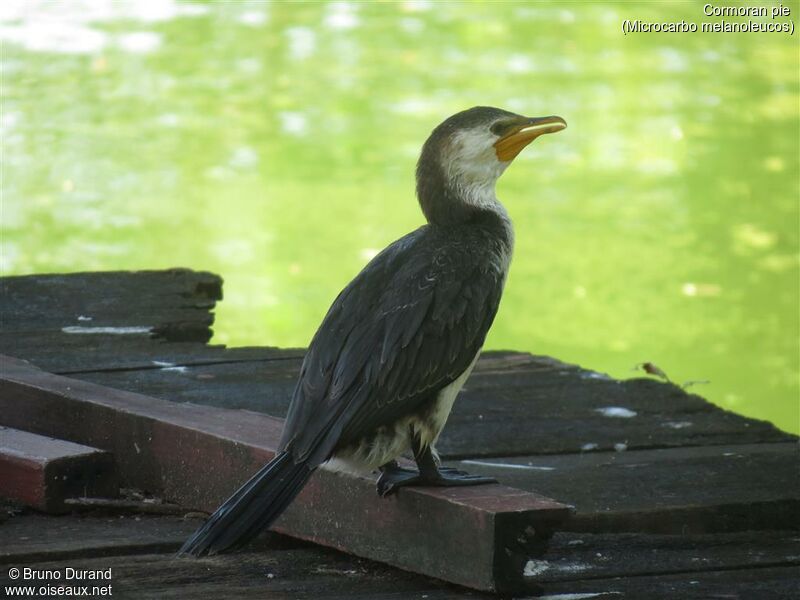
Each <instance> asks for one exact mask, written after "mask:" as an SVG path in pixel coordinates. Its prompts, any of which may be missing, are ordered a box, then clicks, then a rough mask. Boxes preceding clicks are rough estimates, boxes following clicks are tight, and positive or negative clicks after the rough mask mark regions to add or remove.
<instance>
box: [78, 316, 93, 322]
mask: <svg viewBox="0 0 800 600" xmlns="http://www.w3.org/2000/svg"><path fill="white" fill-rule="evenodd" d="M91 320H92V317H87V316H86V315H78V321H91Z"/></svg>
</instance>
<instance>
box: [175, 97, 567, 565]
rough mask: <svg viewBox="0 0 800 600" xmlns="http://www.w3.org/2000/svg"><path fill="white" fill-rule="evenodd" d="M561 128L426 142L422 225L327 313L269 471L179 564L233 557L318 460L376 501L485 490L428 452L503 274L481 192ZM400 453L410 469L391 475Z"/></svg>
mask: <svg viewBox="0 0 800 600" xmlns="http://www.w3.org/2000/svg"><path fill="white" fill-rule="evenodd" d="M566 126H567V125H566V122H565V121H564V120H563V119H562V118H561V117H554V116H551V117H539V118H528V117H523V116H520V115H517V114H514V113H511V112H507V111H505V110H501V109H498V108H491V107H475V108H471V109H469V110H465V111H463V112H460V113H458V114H456V115H453V116H452V117H450V118H449V119H447V120H445V121H444V122H443V123H441V124H440V125H439V126H438V127H436V128H435V129H434V130H433V132H432V133H431V135H430V137H429V138H428V140H427V141H426V142H425V145H424V147H423V149H422V154H421V156H420V159H419V163H418V165H417V197H418V199H419V203H420V206H421V207H422V212H423V213H424V215H425V218H426V219H427V221H428V222H427V224H426V225H423V226H422V227H420V228H419V229H417V230H416V231H413V232H411V233H409V234H408V235H406V236H404V237H402V238H400V239H399V240H397V241H396V242H394V243H392V244H391V245H389V246H388V247H387V248H386V249H385V250H383V251H382V252H381V253H380V254H378V255H377V256H376V257H375V258H374V259H372V260H371V261H370V263H369V264H368V265H367V266H366V267H364V269H363V270H362V271H361V272H360V273H359V274H358V275H357V276H356V277H355V279H353V280H352V281H351V282H350V283H349V284H348V285H347V287H345V288H344V290H342V292H341V293H340V294H339V296H338V297H337V298H336V300H335V301H334V302H333V305H332V306H331V307H330V309H329V310H328V314H327V315H326V316H325V319H324V320H323V321H322V324H321V325H320V327H319V329H318V331H317V333H316V334H315V336H314V339H313V340H312V341H311V345H310V346H309V348H308V353H307V354H306V356H305V360H304V361H303V365H302V368H301V370H300V377H299V380H298V382H297V387H296V388H295V391H294V396H293V398H292V402H291V405H290V407H289V414H288V416H287V418H286V424H285V426H284V430H283V436H282V439H281V441H280V445H279V448H278V452H277V454H276V455H275V458H273V459H272V461H271V462H270V463H269V464H267V465H266V466H264V467H263V468H262V469H261V470H260V471H259V472H258V473H256V474H255V475H254V476H253V477H252V478H251V479H250V480H249V481H248V482H247V483H245V484H244V485H243V486H242V487H241V488H240V489H239V490H238V491H237V492H236V493H235V494H234V495H233V496H231V498H229V499H228V500H227V501H226V502H225V503H224V504H223V505H222V506H220V507H219V508H218V509H217V510H216V512H215V513H214V514H213V515H211V517H210V518H209V519H208V521H207V522H206V523H205V524H204V525H203V526H202V527H200V528H199V529H198V530H197V531H196V532H195V533H194V534H193V535H192V536H191V537H190V538H189V540H188V541H187V542H186V543H185V544H184V545H183V548H181V551H180V553H181V554H191V555H197V556H201V555H204V554H215V553H219V552H223V551H225V550H229V549H232V548H235V547H238V546H241V545H243V544H244V543H246V542H247V541H249V540H250V539H252V538H253V537H255V536H256V535H258V534H259V533H260V532H261V531H262V530H264V529H265V528H267V527H269V525H270V524H272V522H273V521H274V520H275V519H277V518H278V516H279V515H280V514H281V513H282V512H283V510H284V509H285V508H286V507H287V506H288V505H289V503H290V502H291V501H292V500H293V499H294V498H295V496H297V494H298V493H299V492H300V490H301V489H302V487H303V485H304V484H305V483H306V481H307V480H308V478H309V477H310V476H311V474H312V473H313V472H314V470H315V469H316V468H317V467H319V466H320V465H322V464H323V463H326V462H329V461H331V462H336V463H338V464H340V465H341V464H344V465H346V466H347V468H353V469H359V470H376V469H378V470H380V476H379V478H378V482H377V487H378V493H379V494H380V495H381V496H384V495H387V494H390V493H392V492H394V491H395V490H396V489H397V488H399V487H401V486H407V485H431V486H462V485H476V484H482V483H490V482H494V481H495V480H494V479H491V478H488V477H480V476H474V475H469V474H467V473H464V472H463V471H457V470H454V469H448V468H445V467H442V466H440V465H439V460H438V456H437V454H436V450H435V449H434V444H435V443H436V440H437V438H438V437H439V434H440V433H441V431H442V428H443V427H444V424H445V422H446V421H447V417H448V415H449V414H450V409H451V408H452V406H453V402H454V400H455V398H456V395H457V394H458V392H459V390H460V389H461V387H462V386H463V385H464V382H465V381H466V379H467V377H469V374H470V372H471V371H472V368H473V366H474V365H475V362H476V361H477V359H478V355H479V354H480V351H481V346H483V342H484V339H485V338H486V334H487V332H488V331H489V328H490V327H491V325H492V321H493V320H494V317H495V314H496V313H497V308H498V306H499V303H500V296H501V294H502V292H503V286H504V284H505V281H506V275H507V274H508V268H509V263H510V261H511V254H512V249H513V246H514V231H513V228H512V226H511V220H510V218H509V216H508V213H507V212H506V210H505V208H504V207H503V205H502V204H501V203H500V202H499V201H498V199H497V196H496V195H495V183H496V182H497V179H498V178H499V177H500V175H501V174H502V173H503V171H505V169H506V168H507V167H508V166H509V165H510V164H511V161H512V160H513V159H514V158H515V157H516V156H517V154H519V152H520V151H521V150H522V149H523V148H524V147H525V146H527V145H528V144H529V143H530V142H532V141H533V140H534V139H536V138H537V137H539V136H540V135H542V134H545V133H553V132H556V131H560V130H562V129H564V128H565V127H566ZM409 451H410V452H411V453H413V456H414V459H415V460H416V463H417V467H418V470H412V469H407V468H402V467H400V466H399V465H398V463H397V462H396V459H397V458H398V457H399V456H401V455H402V454H404V453H407V452H409Z"/></svg>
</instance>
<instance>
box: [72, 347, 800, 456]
mask: <svg viewBox="0 0 800 600" xmlns="http://www.w3.org/2000/svg"><path fill="white" fill-rule="evenodd" d="M299 367H300V360H286V361H265V362H263V363H262V362H239V363H230V364H209V365H202V366H196V367H191V368H189V369H187V370H186V371H185V372H175V371H155V370H149V371H137V372H110V373H108V372H98V373H81V374H77V375H76V377H78V378H81V379H84V380H86V381H92V382H94V383H98V384H100V385H106V386H109V387H115V388H119V389H127V390H131V391H139V392H142V393H145V394H148V395H153V396H156V397H159V398H165V399H169V400H173V401H175V402H186V401H191V402H195V403H198V404H207V405H211V406H220V407H225V408H246V409H249V410H253V411H259V412H265V413H267V414H270V415H273V416H276V417H283V416H284V415H285V414H286V410H287V409H288V405H289V401H290V399H291V394H292V390H293V389H294V384H295V380H296V377H297V373H298V371H299ZM608 409H617V410H608ZM626 411H627V412H626ZM620 414H621V415H631V416H629V417H624V416H614V415H620ZM606 415H611V416H606ZM795 439H796V438H795V437H793V436H791V435H788V434H785V433H783V432H781V431H779V430H778V429H776V428H775V427H774V426H773V425H771V424H770V423H766V422H763V421H754V420H752V419H747V418H745V417H742V416H741V415H736V414H734V413H731V412H728V411H724V410H722V409H720V408H718V407H716V406H714V405H712V404H709V403H708V402H706V401H705V400H703V399H702V398H700V397H699V396H695V395H692V394H687V393H686V392H685V391H683V390H681V389H680V388H678V387H676V386H673V385H670V384H665V383H660V382H657V381H652V380H645V379H636V380H631V381H615V380H610V379H603V378H598V377H597V375H596V374H592V372H590V371H585V370H583V369H579V368H578V367H574V366H571V365H564V364H563V363H558V362H557V361H553V360H552V359H547V358H545V357H533V356H530V355H527V354H512V353H497V354H496V353H493V352H488V353H486V355H485V356H484V357H482V358H481V360H479V361H478V365H477V367H476V370H475V373H474V374H473V375H472V377H471V378H470V379H469V380H468V381H467V385H466V389H465V390H464V391H463V392H462V393H461V395H460V396H459V399H458V401H457V402H456V404H455V406H454V408H453V412H452V414H451V416H450V419H449V420H448V423H447V427H445V430H444V432H443V433H442V437H441V439H440V442H439V444H438V448H439V451H440V453H441V454H442V456H445V457H447V458H458V457H473V458H474V457H491V456H513V455H528V454H546V453H570V452H581V451H584V450H585V449H590V451H596V450H599V451H603V450H613V448H614V446H615V445H616V444H620V443H625V444H626V445H627V447H628V448H631V449H637V448H660V447H679V446H699V445H714V444H720V445H721V444H740V443H753V442H780V441H791V440H795Z"/></svg>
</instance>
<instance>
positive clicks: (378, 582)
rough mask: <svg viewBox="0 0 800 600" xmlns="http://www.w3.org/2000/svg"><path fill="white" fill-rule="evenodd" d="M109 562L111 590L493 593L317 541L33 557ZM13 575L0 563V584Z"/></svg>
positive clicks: (235, 594)
mask: <svg viewBox="0 0 800 600" xmlns="http://www.w3.org/2000/svg"><path fill="white" fill-rule="evenodd" d="M66 567H73V568H75V569H100V568H102V569H109V568H110V569H111V573H112V578H111V582H110V583H111V585H112V589H113V597H114V598H122V599H123V600H124V599H129V598H137V599H138V598H161V599H170V598H214V599H215V600H217V599H218V600H243V599H247V598H260V599H263V598H269V599H270V600H298V599H309V600H310V599H312V598H313V599H318V598H319V599H322V600H329V599H332V598H363V599H364V600H366V599H370V600H389V599H393V600H397V599H399V598H424V597H427V598H428V599H429V600H444V599H448V600H449V599H452V600H455V599H459V600H462V599H464V598H484V599H487V600H488V599H490V598H496V597H497V596H493V595H488V594H481V593H479V592H474V591H470V590H466V589H464V588H456V587H453V586H448V585H447V584H445V583H442V582H438V581H433V580H431V579H428V578H426V577H422V576H419V575H414V574H412V573H407V572H402V571H398V570H397V569H393V568H390V567H386V566H383V565H380V564H378V563H374V562H371V561H367V560H364V559H359V558H357V557H353V556H348V555H346V554H343V553H340V552H336V551H335V550H330V549H326V548H321V547H289V548H275V547H273V546H272V545H271V544H270V545H266V546H262V547H261V548H259V551H258V552H247V553H237V554H228V555H222V556H215V557H211V558H203V559H196V560H187V559H173V558H172V557H170V556H168V555H166V556H165V555H163V554H146V555H135V556H108V557H102V558H100V557H98V558H93V559H70V560H65V561H47V562H40V563H36V564H35V568H36V569H39V570H45V569H50V570H61V571H63V570H64V569H65V568H66ZM9 583H11V582H10V581H9V579H8V577H7V570H6V569H1V570H0V589H2V586H4V585H8V584H9Z"/></svg>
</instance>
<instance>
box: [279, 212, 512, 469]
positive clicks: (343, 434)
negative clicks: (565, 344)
mask: <svg viewBox="0 0 800 600" xmlns="http://www.w3.org/2000/svg"><path fill="white" fill-rule="evenodd" d="M436 235H439V234H437V233H435V232H432V231H431V230H430V229H429V228H427V227H422V228H420V229H418V230H417V231H415V232H413V233H411V234H409V235H408V236H406V237H405V238H402V239H400V240H398V241H397V242H395V244H393V245H391V246H389V247H388V248H387V249H386V250H384V251H383V252H382V253H381V254H379V255H378V256H376V257H375V258H374V259H373V260H372V261H371V262H370V264H369V265H367V267H365V268H364V270H363V271H362V272H361V273H360V274H359V275H358V276H357V277H356V278H355V279H354V280H353V281H352V282H351V283H350V284H349V285H348V286H347V287H346V288H345V289H344V290H343V291H342V293H341V294H340V295H339V297H338V298H337V299H336V300H335V301H334V303H333V305H332V306H331V308H330V310H329V311H328V314H327V315H326V317H325V319H324V320H323V322H322V325H321V326H320V328H319V330H318V331H317V333H316V335H315V336H314V339H313V340H312V342H311V345H310V347H309V350H308V353H307V354H306V358H305V360H304V362H303V366H302V368H301V375H300V380H299V381H298V385H297V388H296V389H295V394H294V397H293V399H292V404H291V406H290V409H289V415H288V416H287V422H286V426H285V429H284V434H283V439H282V441H281V448H282V449H287V450H290V451H291V452H292V453H293V454H294V456H295V458H296V459H306V460H309V461H310V462H312V463H314V462H316V463H317V464H318V463H319V462H322V461H324V460H326V459H327V458H328V457H329V456H330V454H331V452H332V451H333V449H334V448H335V446H336V445H337V444H339V443H342V444H344V443H347V442H348V440H353V441H354V440H356V439H358V438H360V437H361V436H363V435H365V434H367V433H369V432H370V431H372V430H374V429H375V428H377V427H380V426H381V425H388V424H390V423H392V422H394V421H395V420H397V419H398V418H400V417H402V416H404V415H405V414H409V413H411V412H413V411H415V410H417V409H418V408H419V404H420V403H421V402H424V401H425V400H427V399H429V398H431V396H432V395H433V394H434V393H437V392H438V391H439V390H440V389H442V388H443V387H445V386H446V385H448V384H449V383H451V382H452V381H454V380H455V379H457V378H458V376H459V375H461V373H463V372H464V370H466V368H467V367H468V366H469V365H470V364H471V362H472V360H473V359H474V357H475V355H476V354H477V352H478V351H479V350H480V347H481V346H482V345H483V341H484V339H485V337H486V333H487V332H488V330H489V327H490V326H491V323H492V320H493V319H494V316H495V313H496V311H497V307H498V305H499V302H500V295H501V293H502V288H503V282H504V277H505V273H504V272H503V271H502V269H501V268H500V267H499V266H497V262H496V261H491V260H487V259H485V258H484V257H480V256H475V252H474V250H473V251H470V248H469V247H468V245H465V244H463V242H462V241H461V240H458V241H457V242H455V241H454V242H453V243H447V240H445V241H443V240H442V239H436V238H435V236H436Z"/></svg>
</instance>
